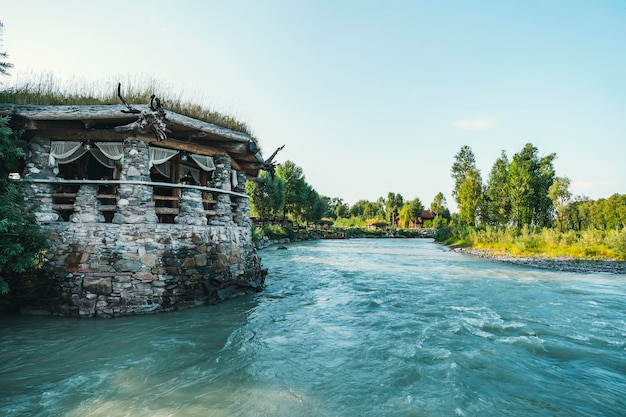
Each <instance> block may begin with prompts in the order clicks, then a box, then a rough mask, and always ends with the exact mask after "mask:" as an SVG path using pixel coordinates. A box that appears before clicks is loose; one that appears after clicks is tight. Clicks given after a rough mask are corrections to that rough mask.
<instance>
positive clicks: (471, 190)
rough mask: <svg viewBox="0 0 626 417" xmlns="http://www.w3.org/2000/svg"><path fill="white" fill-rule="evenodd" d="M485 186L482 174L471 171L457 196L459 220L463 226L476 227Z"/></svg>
mask: <svg viewBox="0 0 626 417" xmlns="http://www.w3.org/2000/svg"><path fill="white" fill-rule="evenodd" d="M482 194H483V186H482V179H481V177H480V172H479V171H478V170H477V169H476V170H470V171H469V172H468V173H467V176H466V178H465V181H463V182H462V183H461V188H460V189H459V192H458V194H457V204H458V206H459V220H460V222H461V223H462V224H466V225H468V226H474V225H475V224H476V217H477V214H478V207H479V206H480V204H481V202H482Z"/></svg>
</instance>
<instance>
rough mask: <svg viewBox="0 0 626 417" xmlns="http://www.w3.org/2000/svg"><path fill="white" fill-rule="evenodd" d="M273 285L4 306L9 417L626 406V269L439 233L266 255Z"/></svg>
mask: <svg viewBox="0 0 626 417" xmlns="http://www.w3.org/2000/svg"><path fill="white" fill-rule="evenodd" d="M261 255H262V257H263V264H264V265H265V266H266V267H267V268H268V269H269V276H268V280H267V289H266V290H265V291H264V292H262V293H259V294H255V295H250V296H243V297H239V298H237V299H234V300H231V301H228V302H225V303H222V304H219V305H216V306H202V307H198V308H194V309H190V310H186V311H181V312H174V313H166V314H157V315H149V316H137V317H125V318H116V319H109V320H106V319H96V320H93V319H92V320H81V319H66V318H50V317H25V316H3V317H0V320H1V324H0V416H5V417H11V416H29V417H31V416H46V417H48V416H77V417H78V416H80V417H88V416H94V417H95V416H98V417H101V416H129V417H136V416H156V417H162V416H594V417H595V416H624V415H626V276H625V275H608V274H572V273H564V272H550V271H543V270H535V269H530V268H523V267H518V266H513V265H507V264H502V263H497V262H490V261H485V260H482V259H478V258H473V257H470V256H467V255H463V254H459V253H456V252H451V251H449V250H448V249H447V248H445V247H443V246H440V245H437V244H434V243H433V242H432V241H431V240H428V239H354V240H345V241H314V242H306V243H297V244H291V245H288V249H287V250H277V249H276V247H270V248H268V249H265V250H263V251H261Z"/></svg>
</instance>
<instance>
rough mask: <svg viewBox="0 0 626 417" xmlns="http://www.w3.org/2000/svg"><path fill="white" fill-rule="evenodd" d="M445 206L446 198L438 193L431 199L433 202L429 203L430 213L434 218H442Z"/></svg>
mask: <svg viewBox="0 0 626 417" xmlns="http://www.w3.org/2000/svg"><path fill="white" fill-rule="evenodd" d="M446 204H447V202H446V197H445V196H444V195H443V193H442V192H441V191H440V192H438V193H437V195H436V196H435V198H434V199H433V202H432V203H430V211H432V212H433V214H434V215H435V216H442V215H443V214H444V212H445V211H446Z"/></svg>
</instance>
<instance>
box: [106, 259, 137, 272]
mask: <svg viewBox="0 0 626 417" xmlns="http://www.w3.org/2000/svg"><path fill="white" fill-rule="evenodd" d="M141 267H142V264H141V262H139V261H131V260H128V259H120V260H119V261H117V262H115V263H114V264H113V268H115V270H116V271H118V272H139V271H141Z"/></svg>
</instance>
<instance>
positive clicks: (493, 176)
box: [483, 151, 511, 225]
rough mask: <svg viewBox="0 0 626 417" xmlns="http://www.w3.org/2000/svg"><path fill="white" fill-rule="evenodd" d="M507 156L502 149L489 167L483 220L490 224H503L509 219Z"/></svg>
mask: <svg viewBox="0 0 626 417" xmlns="http://www.w3.org/2000/svg"><path fill="white" fill-rule="evenodd" d="M508 177H509V158H508V157H507V156H506V152H504V151H502V153H501V154H500V157H499V158H498V159H496V162H495V163H494V164H493V167H492V168H491V172H490V173H489V179H488V180H487V187H486V189H485V213H483V215H484V220H485V221H486V222H487V224H491V225H505V224H507V223H508V222H509V220H510V219H511V201H510V196H509V190H508V187H509V179H508Z"/></svg>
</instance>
